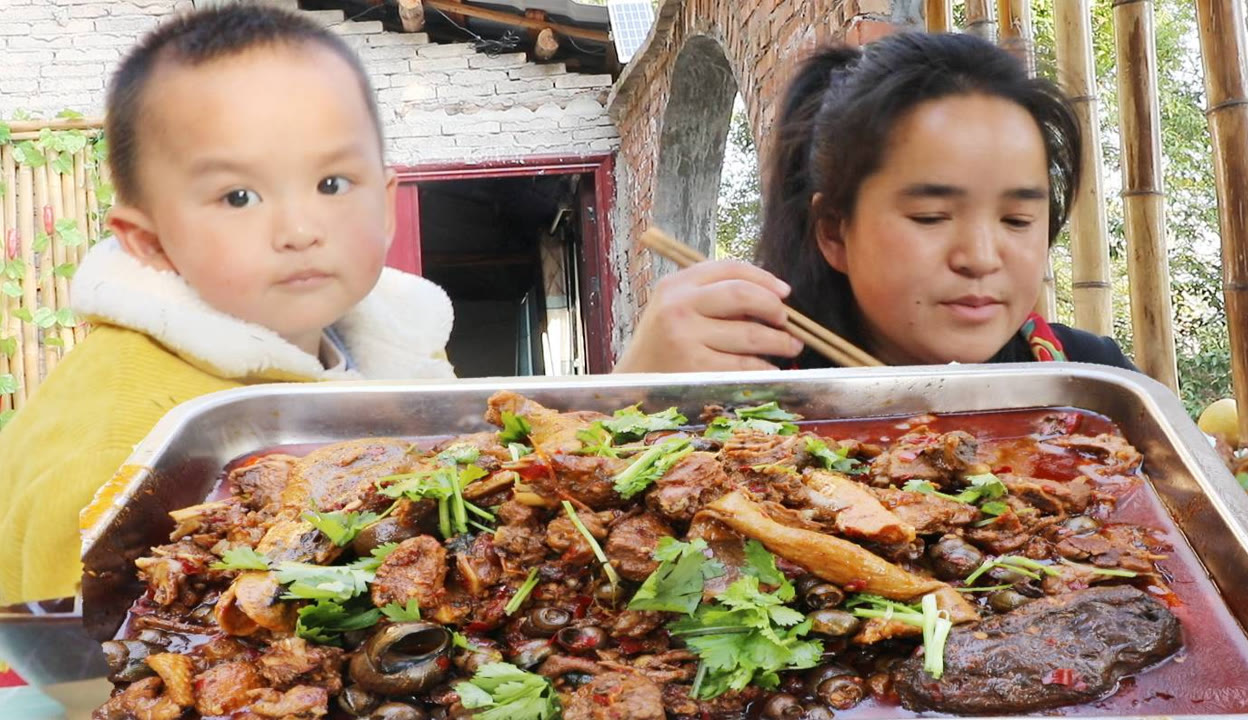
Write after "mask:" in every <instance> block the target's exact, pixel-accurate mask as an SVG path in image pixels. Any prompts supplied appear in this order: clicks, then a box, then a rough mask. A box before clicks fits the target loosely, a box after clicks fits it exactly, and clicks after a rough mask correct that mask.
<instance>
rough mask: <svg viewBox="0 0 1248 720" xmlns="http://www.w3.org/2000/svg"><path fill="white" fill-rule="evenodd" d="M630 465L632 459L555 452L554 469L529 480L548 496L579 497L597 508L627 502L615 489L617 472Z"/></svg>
mask: <svg viewBox="0 0 1248 720" xmlns="http://www.w3.org/2000/svg"><path fill="white" fill-rule="evenodd" d="M627 467H628V460H621V459H617V458H610V457H598V456H595V455H571V454H567V453H555V454H554V455H551V456H550V468H551V473H550V474H541V475H538V476H536V477H533V478H530V479H529V480H528V481H527V482H528V484H529V485H530V486H531V487H532V488H533V490H534V491H536V492H537V494H539V495H541V496H542V497H544V498H550V499H551V500H563V499H570V500H575V501H576V502H578V503H580V504H582V505H585V506H587V507H590V508H593V509H594V510H603V509H606V508H613V507H620V506H621V505H625V504H627V501H625V500H624V498H622V497H620V494H619V493H617V492H616V491H615V476H616V475H617V474H619V473H620V472H623V471H624V469H625V468H627Z"/></svg>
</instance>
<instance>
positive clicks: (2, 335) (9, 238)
mask: <svg viewBox="0 0 1248 720" xmlns="http://www.w3.org/2000/svg"><path fill="white" fill-rule="evenodd" d="M3 149H7V148H3ZM3 149H0V150H3ZM2 163H3V160H0V164H2ZM0 188H3V190H0V196H2V197H0V268H3V267H4V265H5V264H6V263H7V262H8V261H9V259H10V258H9V255H10V253H12V254H13V255H14V256H16V254H17V228H16V227H14V225H13V220H12V219H11V217H10V215H9V214H8V213H6V212H5V211H4V206H5V205H7V204H8V199H9V198H10V197H13V194H14V193H16V192H17V186H16V185H14V184H13V183H12V182H10V181H9V176H8V174H7V173H3V171H0ZM9 230H12V231H13V232H12V234H10V233H9ZM5 282H7V278H5V277H4V276H3V275H0V285H3V284H4V283H5ZM14 302H15V301H14V300H13V298H11V297H9V296H8V295H6V294H4V293H0V340H3V339H6V338H10V337H14V336H13V335H12V333H10V332H9V317H10V313H11V312H12V308H13V305H14ZM12 372H13V371H12V369H11V368H10V367H9V356H8V354H7V353H6V352H5V351H4V349H3V348H0V375H9V374H10V373H12ZM12 409H13V396H12V394H10V393H0V412H4V411H6V410H12Z"/></svg>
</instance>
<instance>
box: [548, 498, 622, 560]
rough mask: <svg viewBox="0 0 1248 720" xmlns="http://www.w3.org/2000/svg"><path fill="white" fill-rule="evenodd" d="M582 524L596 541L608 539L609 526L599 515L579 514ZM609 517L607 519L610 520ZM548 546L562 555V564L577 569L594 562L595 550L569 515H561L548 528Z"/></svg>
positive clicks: (560, 558)
mask: <svg viewBox="0 0 1248 720" xmlns="http://www.w3.org/2000/svg"><path fill="white" fill-rule="evenodd" d="M577 517H579V518H580V519H581V524H582V525H584V526H585V529H586V530H588V531H589V534H590V535H592V536H593V537H594V539H595V540H599V541H602V540H605V539H606V538H607V525H606V522H604V518H603V517H600V515H599V513H591V512H581V513H577ZM609 518H610V516H608V517H607V518H606V519H609ZM546 545H548V546H549V547H550V549H552V550H554V551H555V552H558V553H561V555H560V557H559V560H560V562H562V563H564V564H565V565H568V566H570V567H577V566H580V565H584V564H586V563H589V562H593V561H594V549H593V548H591V547H590V546H589V542H588V541H587V540H586V539H585V536H584V535H582V534H581V531H580V530H577V529H576V525H574V524H573V523H572V518H570V517H568V516H567V515H559V516H558V517H556V518H555V519H554V520H551V521H550V523H549V524H548V525H547V526H546Z"/></svg>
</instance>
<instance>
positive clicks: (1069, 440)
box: [1048, 433, 1143, 475]
mask: <svg viewBox="0 0 1248 720" xmlns="http://www.w3.org/2000/svg"><path fill="white" fill-rule="evenodd" d="M1048 442H1049V443H1050V444H1052V445H1057V446H1059V447H1067V448H1071V449H1073V450H1077V451H1078V452H1080V453H1082V454H1083V455H1085V456H1086V457H1089V458H1094V459H1096V460H1097V461H1098V462H1100V463H1101V464H1103V465H1105V466H1106V469H1107V470H1108V471H1109V473H1111V474H1115V475H1128V474H1130V473H1133V472H1135V471H1136V470H1138V469H1139V467H1140V463H1141V462H1142V460H1143V458H1142V457H1141V456H1140V451H1139V450H1136V449H1135V448H1134V447H1133V446H1132V445H1131V443H1129V442H1127V439H1126V438H1124V437H1122V436H1121V435H1112V434H1109V433H1105V434H1102V435H1096V436H1088V435H1071V436H1068V437H1059V438H1054V439H1052V440H1049V441H1048Z"/></svg>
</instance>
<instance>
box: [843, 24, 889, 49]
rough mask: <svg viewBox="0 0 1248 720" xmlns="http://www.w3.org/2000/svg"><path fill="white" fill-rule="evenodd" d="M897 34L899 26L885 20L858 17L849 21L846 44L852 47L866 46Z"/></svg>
mask: <svg viewBox="0 0 1248 720" xmlns="http://www.w3.org/2000/svg"><path fill="white" fill-rule="evenodd" d="M895 32H897V26H896V25H893V24H892V23H890V22H885V21H883V20H874V19H871V18H861V17H856V18H854V19H852V20H850V21H849V27H848V28H846V31H845V42H847V43H849V44H850V45H866V44H867V43H870V42H874V41H876V40H879V39H880V38H882V37H885V36H887V35H892V34H893V33H895Z"/></svg>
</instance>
